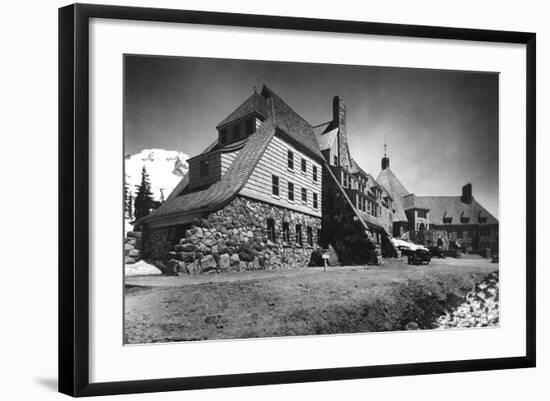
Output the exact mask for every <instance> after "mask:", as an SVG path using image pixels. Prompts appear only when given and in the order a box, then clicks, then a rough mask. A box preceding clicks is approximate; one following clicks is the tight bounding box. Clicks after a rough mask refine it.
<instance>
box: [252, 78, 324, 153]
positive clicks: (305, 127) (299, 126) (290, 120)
mask: <svg viewBox="0 0 550 401" xmlns="http://www.w3.org/2000/svg"><path fill="white" fill-rule="evenodd" d="M262 96H263V97H264V98H265V99H266V102H267V99H272V104H273V121H274V123H275V125H276V126H277V128H279V129H280V130H282V131H283V132H284V133H286V134H287V135H288V136H289V137H290V138H291V139H293V140H294V141H296V142H298V143H299V144H300V145H302V146H304V147H305V148H306V149H308V150H309V151H311V152H312V153H313V154H314V155H315V156H318V157H320V158H322V157H323V155H322V154H321V151H320V150H319V144H318V143H317V139H316V138H315V133H314V132H313V127H312V126H311V124H310V123H308V122H307V121H306V120H305V119H304V118H302V116H300V115H299V114H298V113H296V112H295V111H294V110H293V109H292V108H291V107H290V106H289V105H287V104H286V103H285V102H283V100H282V99H281V98H280V97H279V96H277V94H276V93H275V92H273V91H272V90H271V89H269V88H268V87H267V86H265V85H264V86H263V88H262ZM266 107H269V106H266ZM268 114H269V112H268Z"/></svg>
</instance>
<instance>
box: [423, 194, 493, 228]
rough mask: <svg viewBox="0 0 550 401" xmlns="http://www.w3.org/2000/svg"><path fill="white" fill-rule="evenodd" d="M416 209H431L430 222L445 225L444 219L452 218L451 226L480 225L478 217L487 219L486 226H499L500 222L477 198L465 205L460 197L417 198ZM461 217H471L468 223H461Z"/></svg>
mask: <svg viewBox="0 0 550 401" xmlns="http://www.w3.org/2000/svg"><path fill="white" fill-rule="evenodd" d="M414 204H415V206H416V207H420V208H425V209H429V213H430V215H429V216H430V222H431V223H432V224H437V225H443V217H451V218H452V221H451V223H450V224H453V225H454V224H478V217H479V216H481V217H486V218H487V220H486V222H485V224H498V220H497V219H496V218H495V217H494V216H493V215H492V214H491V213H489V212H488V211H487V210H486V209H485V208H484V207H483V206H481V205H480V204H479V203H478V202H477V201H476V200H475V198H473V199H472V203H470V204H468V203H464V202H462V200H461V197H460V196H417V197H415V202H414ZM461 217H469V218H470V220H469V222H468V223H461Z"/></svg>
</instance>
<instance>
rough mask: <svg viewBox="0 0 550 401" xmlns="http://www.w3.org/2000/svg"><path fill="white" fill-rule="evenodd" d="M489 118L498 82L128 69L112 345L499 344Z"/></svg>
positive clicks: (358, 70)
mask: <svg viewBox="0 0 550 401" xmlns="http://www.w3.org/2000/svg"><path fill="white" fill-rule="evenodd" d="M498 113H499V74H498V73H497V72H494V73H492V72H476V71H452V70H434V69H415V68H395V67H384V66H363V65H335V64H315V63H297V62H278V61H260V60H236V59H216V58H193V57H163V56H155V55H132V54H127V55H125V56H124V177H123V182H124V191H123V192H124V195H123V196H124V199H123V202H124V210H123V212H122V211H121V213H124V222H125V223H124V250H123V252H124V275H125V279H124V287H125V288H124V343H125V344H144V343H167V342H179V341H200V340H222V339H249V338H264V337H285V336H312V335H338V334H349V333H369V332H390V331H402V330H435V329H438V330H445V329H483V328H491V327H497V326H499V317H500V311H499V124H498V122H499V115H498ZM121 178H122V177H121Z"/></svg>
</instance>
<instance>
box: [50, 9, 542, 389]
mask: <svg viewBox="0 0 550 401" xmlns="http://www.w3.org/2000/svg"><path fill="white" fill-rule="evenodd" d="M91 18H107V19H120V20H141V21H160V22H180V23H191V24H205V25H218V26H239V27H251V28H275V29H285V30H305V31H324V32H338V33H353V34H370V35H386V36H402V37H415V38H437V39H451V40H469V41H485V42H500V43H516V44H524V45H526V60H525V62H526V68H527V70H526V72H527V73H526V77H527V78H526V79H527V82H526V88H527V90H526V105H527V107H526V113H527V114H526V121H527V125H526V133H527V137H526V151H527V158H526V160H527V165H526V172H527V177H526V179H527V181H526V185H527V194H526V201H527V208H526V230H527V231H526V233H527V238H526V240H527V243H526V255H527V256H526V267H527V269H526V270H527V273H526V274H527V276H526V301H527V302H526V308H527V310H526V317H527V324H526V327H525V333H526V340H527V341H526V353H525V355H524V356H521V357H511V358H495V359H476V360H456V361H445V362H429V363H408V364H398V365H382V366H354V367H346V368H332V369H314V370H298V371H278V372H262V373H247V374H230V375H220V376H198V377H181V378H166V379H155V380H135V381H122V382H104V383H90V381H89V338H88V329H89V320H88V318H89V312H88V310H89V309H88V307H89V290H88V281H89V265H88V260H89V259H88V256H89V249H88V245H89V232H88V229H89V226H88V216H89V197H88V196H89V182H88V172H89V145H88V143H89V142H88V139H89V132H88V123H89V117H88V110H89V108H88V107H89V104H88V95H89V84H88V61H89V22H90V19H91ZM535 101H536V35H535V33H527V32H509V31H494V30H479V29H462V28H447V27H436V26H417V25H400V24H386V23H372V22H359V21H338V20H324V19H310V18H295V17H275V16H266V15H246V14H232V13H220V12H203V11H186V10H172V9H155V8H137V7H120V6H106V5H87V4H74V5H69V6H67V7H63V8H60V9H59V391H60V392H62V393H65V394H68V395H71V396H95V395H107V394H124V393H142V392H157V391H173V390H188V389H204V388H219V387H237V386H252V385H264V384H279V383H295V382H316V381H324V380H345V379H361V378H372V377H387V376H400V375H421V374H433V373H450V372H464V371H481V370H494V369H513V368H527V367H534V366H535V363H536V358H535V355H536V337H535V333H536V330H535V328H536V320H535V299H536V293H535V279H536V278H535V274H536V273H535V270H536V260H535V257H536V256H535V254H536V252H535V249H536V215H535V214H536V203H535V202H536V200H535V193H536V182H535V181H536V178H535V172H536V171H535V165H536V159H535V156H536V152H535V146H536V139H535V131H536V126H535V120H536V114H535V113H536V104H535Z"/></svg>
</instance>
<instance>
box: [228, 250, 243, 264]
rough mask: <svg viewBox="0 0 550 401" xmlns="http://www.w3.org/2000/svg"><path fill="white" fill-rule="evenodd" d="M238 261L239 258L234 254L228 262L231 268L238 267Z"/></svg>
mask: <svg viewBox="0 0 550 401" xmlns="http://www.w3.org/2000/svg"><path fill="white" fill-rule="evenodd" d="M240 261H241V259H240V258H239V255H238V254H236V253H234V254H233V255H231V257H230V261H229V262H230V264H231V266H238V265H239V262H240Z"/></svg>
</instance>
